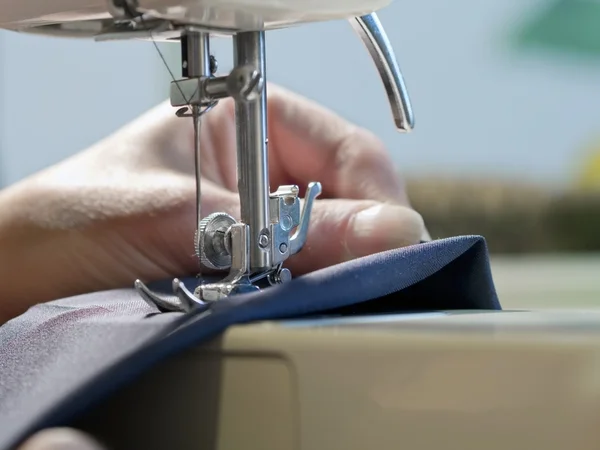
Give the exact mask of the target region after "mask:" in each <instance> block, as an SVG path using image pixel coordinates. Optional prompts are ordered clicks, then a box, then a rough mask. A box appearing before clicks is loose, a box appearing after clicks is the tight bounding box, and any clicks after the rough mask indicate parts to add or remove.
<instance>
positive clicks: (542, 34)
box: [516, 0, 600, 58]
mask: <svg viewBox="0 0 600 450" xmlns="http://www.w3.org/2000/svg"><path fill="white" fill-rule="evenodd" d="M516 44H517V47H520V48H535V47H537V48H545V49H548V50H553V51H560V52H563V53H570V54H577V55H579V56H587V57H593V58H600V1H598V0H558V1H555V2H552V4H551V5H549V6H548V7H547V8H544V10H543V11H540V12H539V13H535V14H534V16H533V18H532V19H531V20H529V22H528V23H526V24H525V26H523V27H522V28H521V29H520V30H519V31H518V32H517V35H516Z"/></svg>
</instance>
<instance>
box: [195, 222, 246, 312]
mask: <svg viewBox="0 0 600 450" xmlns="http://www.w3.org/2000/svg"><path fill="white" fill-rule="evenodd" d="M229 230H230V231H229V232H230V234H231V270H230V272H229V275H228V276H227V277H225V279H223V280H222V281H220V282H218V283H212V284H204V285H200V286H198V288H197V289H196V291H195V292H194V294H195V296H196V297H198V298H200V299H202V300H205V301H208V302H214V301H217V300H221V299H223V298H226V297H228V296H230V295H232V294H240V293H248V292H254V291H257V290H258V287H256V286H254V285H252V284H251V283H250V279H249V278H248V272H249V264H250V261H249V258H248V256H249V254H250V248H249V247H250V239H248V234H249V232H250V227H249V226H248V225H245V224H243V223H236V224H234V225H232V226H231V228H230V229H229Z"/></svg>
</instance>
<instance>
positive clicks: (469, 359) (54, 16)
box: [0, 0, 600, 450]
mask: <svg viewBox="0 0 600 450" xmlns="http://www.w3.org/2000/svg"><path fill="white" fill-rule="evenodd" d="M387 3H388V1H387V0H367V1H365V0H360V1H359V0H328V1H317V2H313V1H307V0H229V1H224V0H109V1H108V2H105V1H104V0H88V1H85V2H84V1H81V0H54V1H45V2H44V1H38V0H19V1H17V2H13V1H11V0H2V1H0V27H2V28H5V29H9V30H14V31H20V32H28V33H39V34H43V35H48V36H62V37H74V38H76V37H78V38H93V39H96V40H99V41H102V40H114V39H146V40H150V39H152V40H161V41H172V42H174V43H176V44H179V45H180V46H181V54H182V67H181V79H179V80H174V81H173V82H172V84H171V91H170V99H171V103H172V105H173V106H174V107H176V108H178V109H177V112H176V114H177V115H179V116H180V117H181V120H192V121H193V123H194V129H195V133H196V140H195V141H196V160H195V163H196V177H197V197H198V202H197V217H196V219H197V224H196V225H197V226H196V228H197V232H196V235H195V246H196V252H197V255H198V259H199V261H200V263H201V266H202V267H199V271H200V270H201V269H202V268H206V269H210V270H212V271H217V272H222V273H223V275H222V277H221V278H220V279H217V281H215V282H213V283H210V284H204V285H200V286H199V287H198V288H196V289H195V290H194V291H193V292H192V291H190V290H189V289H188V288H187V287H186V286H185V284H184V283H182V282H181V281H180V280H173V290H174V293H175V294H176V297H177V298H178V299H179V301H178V302H173V301H171V299H170V298H167V297H164V296H161V295H160V294H158V293H156V292H154V291H152V290H151V289H150V288H149V287H148V286H146V285H145V284H144V283H143V282H142V281H139V280H138V281H137V282H136V283H135V286H136V289H137V290H138V292H139V294H140V295H141V297H142V298H143V299H144V300H145V301H147V302H148V303H149V304H151V305H152V306H153V307H156V308H158V309H159V310H160V311H190V310H192V309H200V310H201V309H202V308H205V307H206V306H207V305H209V304H210V303H211V302H215V301H219V300H221V299H223V298H225V297H228V296H231V295H236V294H238V293H244V292H251V291H255V290H258V289H263V288H267V289H268V286H269V285H274V284H278V283H285V282H286V281H288V280H289V279H290V278H291V276H292V274H291V273H290V272H289V271H288V270H287V269H286V268H285V267H284V263H285V261H286V260H287V259H288V258H289V257H290V256H292V255H294V254H296V253H298V252H299V251H301V250H302V247H303V245H304V243H305V241H306V236H307V232H308V227H309V223H310V214H311V208H312V205H313V202H314V200H315V199H316V198H317V197H318V196H319V194H320V192H321V186H320V184H319V180H315V182H314V183H311V184H310V185H309V186H308V188H307V191H306V193H305V196H304V201H303V202H301V200H300V192H299V188H298V187H297V186H280V187H278V188H277V189H275V190H274V192H271V191H270V185H269V180H268V170H267V168H268V151H267V147H268V143H267V121H266V114H267V111H266V107H267V106H266V86H267V85H266V80H267V78H266V75H267V65H266V58H265V52H266V50H265V39H264V35H265V33H266V32H267V31H269V30H271V29H276V28H281V27H286V26H292V25H299V24H302V23H308V22H316V21H327V20H334V19H347V20H348V21H349V22H350V24H351V25H352V26H353V27H354V29H355V30H356V32H357V34H358V36H359V37H360V39H361V40H362V42H363V43H364V45H365V47H366V49H367V50H368V52H369V53H370V54H371V56H372V57H373V60H374V62H375V66H376V67H377V69H378V71H379V74H380V76H381V79H382V81H383V83H384V86H385V89H386V92H387V95H388V98H389V101H390V107H391V111H392V117H393V120H394V123H395V126H396V127H397V128H398V129H399V130H400V131H402V132H406V131H409V130H411V128H412V127H413V115H412V111H411V106H410V101H409V97H408V94H407V90H406V88H405V86H404V82H403V80H402V75H401V73H400V70H399V68H398V64H397V62H396V60H395V56H394V53H393V50H392V48H391V46H390V44H389V42H388V39H387V37H386V34H385V31H384V30H383V28H382V26H381V24H380V22H379V20H378V18H377V16H376V15H375V13H373V11H377V10H379V9H380V8H382V7H384V6H386V4H387ZM214 35H229V36H231V38H232V39H233V41H234V62H235V66H234V68H233V70H232V71H231V72H230V73H229V74H227V75H223V76H219V75H217V74H216V71H217V61H216V59H215V58H214V55H211V52H210V40H211V36H214ZM226 97H232V98H233V99H234V100H235V105H236V106H235V114H236V121H237V127H236V128H237V164H238V178H239V193H240V202H241V217H240V220H237V219H235V218H233V217H231V216H230V215H227V214H224V213H215V214H211V215H208V216H206V217H205V216H203V215H202V211H201V208H200V198H201V195H202V193H201V189H200V186H201V184H200V178H201V177H200V173H201V163H202V162H201V160H200V158H199V154H200V153H199V138H198V136H199V133H200V128H201V124H202V123H201V120H200V119H201V116H202V115H203V114H205V113H207V112H208V111H210V109H211V108H212V107H213V106H214V105H215V104H216V102H218V101H219V100H221V99H223V98H226ZM390 125H391V124H390ZM599 324H600V316H599V315H598V314H591V313H577V312H574V311H573V312H570V313H569V314H564V313H563V314H556V313H554V314H553V313H550V312H547V313H542V312H537V313H533V312H468V311H462V312H460V313H445V312H436V313H424V314H406V315H394V316H378V317H353V318H345V319H344V318H337V319H320V320H308V319H306V320H297V321H283V322H276V323H275V322H273V323H259V324H253V325H246V326H238V327H233V328H231V329H229V330H228V331H227V332H226V333H225V334H224V335H223V336H222V337H221V338H219V339H218V340H217V341H215V342H212V343H211V344H210V345H208V346H204V347H202V348H198V349H196V350H194V351H192V352H188V353H187V354H185V355H182V356H180V357H178V358H176V359H175V360H171V361H169V362H168V363H166V364H164V365H163V366H161V367H159V368H158V369H156V370H155V371H153V372H151V373H148V374H146V375H145V376H144V377H143V379H141V380H139V381H138V382H137V383H136V384H135V385H134V386H133V387H131V388H130V389H128V390H126V391H123V392H121V393H120V394H118V395H117V396H116V397H115V398H113V399H112V400H111V401H109V402H108V403H106V404H104V405H102V406H101V407H100V408H99V409H97V410H95V411H93V412H92V413H91V415H90V416H88V417H86V418H83V419H82V422H81V424H80V425H81V427H82V428H84V429H86V430H88V431H90V432H92V433H94V434H95V435H97V436H99V437H101V438H103V439H104V440H105V442H107V443H109V444H110V448H111V449H112V450H120V449H131V448H144V449H153V448H157V449H158V448H161V449H164V448H169V449H184V450H185V449H192V448H206V449H221V450H225V449H238V448H245V449H260V450H271V449H272V450H287V449H289V450H291V449H295V450H305V449H310V450H316V449H327V450H337V449H340V450H341V449H344V450H354V449H361V450H364V449H369V448H386V449H387V448H407V449H421V450H429V449H431V450H433V449H436V450H437V449H439V448H441V447H445V446H450V447H451V448H456V449H461V450H468V449H474V450H475V449H477V450H480V449H486V450H493V449H496V448H497V449H502V450H504V449H506V448H512V449H514V448H516V449H541V448H543V449H544V450H552V449H566V448H568V449H569V450H579V449H581V450H583V449H593V448H596V447H597V445H598V444H597V443H598V439H599V438H600V431H597V427H596V422H597V418H598V415H599V413H600V382H599V381H598V375H599V374H600V373H599V371H598V361H600V326H599ZM123 417H128V420H127V421H123V420H122V418H123Z"/></svg>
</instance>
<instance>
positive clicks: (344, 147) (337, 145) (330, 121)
mask: <svg viewBox="0 0 600 450" xmlns="http://www.w3.org/2000/svg"><path fill="white" fill-rule="evenodd" d="M268 89H269V90H268V96H269V103H268V107H269V139H270V143H271V147H270V152H271V153H270V156H271V162H272V164H273V166H275V168H274V172H275V174H274V180H273V181H274V182H275V179H276V178H277V173H280V174H282V176H283V178H285V180H277V181H278V182H282V183H284V184H285V183H288V184H289V183H291V182H293V183H295V184H299V185H301V186H304V185H306V184H307V183H308V182H310V181H320V182H321V183H322V184H323V196H324V197H327V198H336V197H337V198H349V199H374V200H379V201H384V202H392V203H396V202H397V203H403V204H408V199H407V197H406V194H405V191H404V185H403V183H402V181H401V179H400V177H399V175H398V172H397V170H396V167H395V165H394V164H393V162H392V160H391V157H390V155H389V154H388V152H387V150H386V148H385V145H384V144H383V142H382V141H381V140H380V139H378V138H377V137H376V136H375V135H373V134H372V133H370V132H369V131H367V130H365V129H362V128H359V127H357V126H355V125H352V124H351V123H349V122H347V121H346V120H344V119H343V118H341V117H340V116H338V115H336V114H334V113H333V112H331V111H329V110H327V109H326V108H324V107H322V106H320V105H318V104H317V103H314V102H312V101H310V100H308V99H306V98H303V97H301V96H299V95H296V94H294V93H292V92H288V91H286V90H284V89H283V88H280V87H277V86H272V85H269V86H268Z"/></svg>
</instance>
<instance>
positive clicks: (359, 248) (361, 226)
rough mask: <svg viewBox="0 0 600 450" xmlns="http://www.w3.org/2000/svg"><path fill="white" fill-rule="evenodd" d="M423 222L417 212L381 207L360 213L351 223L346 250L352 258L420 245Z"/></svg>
mask: <svg viewBox="0 0 600 450" xmlns="http://www.w3.org/2000/svg"><path fill="white" fill-rule="evenodd" d="M423 229H424V227H423V219H422V218H421V216H420V215H419V214H418V213H417V212H416V211H414V210H412V209H410V208H407V207H404V206H397V205H390V204H380V205H376V206H372V207H370V208H367V209H364V210H362V211H359V212H358V213H357V214H356V215H355V216H354V219H353V220H352V224H351V227H350V228H349V235H348V236H347V239H346V242H347V245H346V248H347V249H348V252H349V257H350V258H358V257H361V256H366V255H370V254H373V253H378V252H382V251H386V250H391V249H394V248H399V247H406V246H408V245H414V244H418V243H419V241H420V239H421V235H422V234H423Z"/></svg>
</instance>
